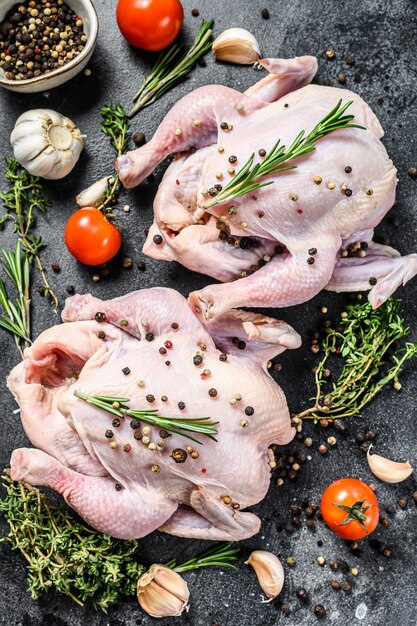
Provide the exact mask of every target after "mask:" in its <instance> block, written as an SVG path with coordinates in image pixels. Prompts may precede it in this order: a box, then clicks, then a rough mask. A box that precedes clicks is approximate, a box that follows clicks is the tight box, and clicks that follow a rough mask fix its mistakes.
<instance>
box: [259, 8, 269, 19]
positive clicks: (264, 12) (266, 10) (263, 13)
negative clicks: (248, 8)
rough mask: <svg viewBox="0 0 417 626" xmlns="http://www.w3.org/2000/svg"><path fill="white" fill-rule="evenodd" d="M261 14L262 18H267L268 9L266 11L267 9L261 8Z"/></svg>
mask: <svg viewBox="0 0 417 626" xmlns="http://www.w3.org/2000/svg"><path fill="white" fill-rule="evenodd" d="M261 15H262V17H263V19H264V20H269V11H268V9H262V11H261Z"/></svg>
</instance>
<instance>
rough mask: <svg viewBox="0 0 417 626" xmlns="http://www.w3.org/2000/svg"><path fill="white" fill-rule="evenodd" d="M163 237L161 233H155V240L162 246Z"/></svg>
mask: <svg viewBox="0 0 417 626" xmlns="http://www.w3.org/2000/svg"><path fill="white" fill-rule="evenodd" d="M162 241H163V239H162V237H161V235H154V236H153V242H154V243H155V244H156V245H157V246H160V245H161V243H162Z"/></svg>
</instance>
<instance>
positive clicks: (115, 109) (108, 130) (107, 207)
mask: <svg viewBox="0 0 417 626" xmlns="http://www.w3.org/2000/svg"><path fill="white" fill-rule="evenodd" d="M100 113H101V120H102V121H101V131H102V133H104V134H105V135H106V136H107V137H110V139H111V145H112V147H113V149H114V151H115V154H116V157H119V156H122V154H126V152H127V149H128V145H129V128H130V123H129V119H128V117H127V115H126V111H125V110H124V108H123V107H122V105H120V104H118V105H116V106H111V105H106V106H104V107H102V109H101V111H100ZM119 192H120V182H119V175H118V174H115V175H114V176H111V177H109V182H108V186H107V189H106V191H105V192H104V194H103V196H102V197H101V198H100V201H99V207H98V208H99V210H100V211H104V212H105V213H106V216H107V217H111V213H110V212H111V207H112V206H113V205H114V204H116V202H117V199H118V196H119Z"/></svg>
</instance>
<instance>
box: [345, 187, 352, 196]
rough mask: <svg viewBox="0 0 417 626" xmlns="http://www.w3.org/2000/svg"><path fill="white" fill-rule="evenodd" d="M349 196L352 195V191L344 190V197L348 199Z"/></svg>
mask: <svg viewBox="0 0 417 626" xmlns="http://www.w3.org/2000/svg"><path fill="white" fill-rule="evenodd" d="M351 195H352V189H345V196H347V197H348V198H350V196H351Z"/></svg>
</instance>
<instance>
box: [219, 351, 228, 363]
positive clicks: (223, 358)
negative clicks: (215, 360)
mask: <svg viewBox="0 0 417 626" xmlns="http://www.w3.org/2000/svg"><path fill="white" fill-rule="evenodd" d="M219 361H223V363H224V362H225V361H227V354H225V353H224V352H222V353H221V354H220V356H219Z"/></svg>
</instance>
